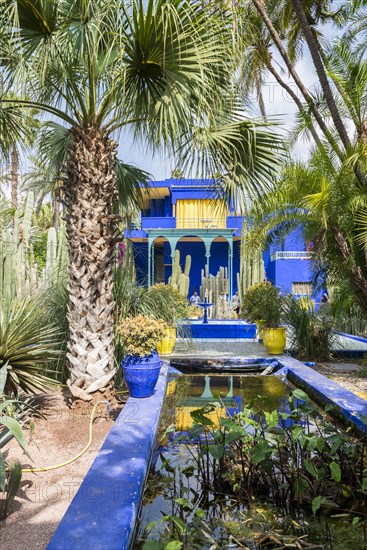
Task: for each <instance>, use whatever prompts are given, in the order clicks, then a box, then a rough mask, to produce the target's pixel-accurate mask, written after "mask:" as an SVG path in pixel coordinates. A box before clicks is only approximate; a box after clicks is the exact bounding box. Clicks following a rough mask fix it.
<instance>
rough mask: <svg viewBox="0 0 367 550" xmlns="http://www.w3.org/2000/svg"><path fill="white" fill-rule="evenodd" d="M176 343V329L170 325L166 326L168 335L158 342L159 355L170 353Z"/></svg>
mask: <svg viewBox="0 0 367 550" xmlns="http://www.w3.org/2000/svg"><path fill="white" fill-rule="evenodd" d="M175 344H176V329H175V328H171V327H168V328H166V335H165V337H164V338H163V339H162V340H161V341H160V342H157V351H158V353H159V355H169V354H170V353H172V352H173V350H174V347H175Z"/></svg>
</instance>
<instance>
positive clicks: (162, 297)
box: [145, 283, 189, 327]
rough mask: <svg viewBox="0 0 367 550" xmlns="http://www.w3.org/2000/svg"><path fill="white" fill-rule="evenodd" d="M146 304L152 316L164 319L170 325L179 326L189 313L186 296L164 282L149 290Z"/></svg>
mask: <svg viewBox="0 0 367 550" xmlns="http://www.w3.org/2000/svg"><path fill="white" fill-rule="evenodd" d="M145 305H146V307H147V308H148V309H149V312H150V316H151V317H154V318H155V319H162V320H163V321H164V322H165V323H166V324H167V325H168V326H170V327H175V326H177V323H179V322H180V320H182V319H185V318H186V317H187V316H188V314H189V313H188V303H187V300H186V298H184V296H182V294H181V293H180V292H179V291H178V290H176V289H175V288H173V287H172V286H169V285H165V284H164V283H159V284H156V285H154V286H152V287H151V288H150V289H149V290H148V293H147V296H146V304H145Z"/></svg>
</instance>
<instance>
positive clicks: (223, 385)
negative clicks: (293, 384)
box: [167, 375, 289, 432]
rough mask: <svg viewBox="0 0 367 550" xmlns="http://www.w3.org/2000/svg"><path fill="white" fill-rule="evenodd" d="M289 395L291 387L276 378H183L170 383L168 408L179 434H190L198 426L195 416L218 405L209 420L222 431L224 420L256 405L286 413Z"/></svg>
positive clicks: (216, 376)
mask: <svg viewBox="0 0 367 550" xmlns="http://www.w3.org/2000/svg"><path fill="white" fill-rule="evenodd" d="M288 395H289V388H288V386H287V385H286V384H285V383H284V382H283V381H281V380H279V379H278V378H277V377H275V376H240V375H238V376H236V375H235V376H228V375H225V376H223V375H211V376H208V375H205V376H200V375H197V376H182V377H180V378H178V379H176V380H174V381H173V382H171V383H170V385H169V387H168V392H167V406H168V409H169V410H170V411H171V412H172V413H173V414H174V424H175V429H176V432H187V431H189V430H190V428H191V427H192V425H193V423H194V420H193V418H192V416H191V413H192V412H193V411H195V410H198V409H200V408H202V407H205V406H206V405H209V404H214V405H215V409H214V410H213V411H211V412H210V413H208V414H207V415H206V416H207V417H208V418H210V420H211V421H212V422H213V423H214V427H218V426H219V424H220V419H221V418H225V417H227V416H233V414H235V413H238V412H240V411H242V410H243V408H244V407H246V406H247V405H249V403H253V402H254V401H255V407H256V405H258V407H259V408H260V407H261V408H262V409H264V410H268V411H271V410H274V409H278V411H285V410H286V409H287V408H288V407H287V405H288Z"/></svg>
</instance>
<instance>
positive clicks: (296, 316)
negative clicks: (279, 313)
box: [283, 295, 335, 361]
mask: <svg viewBox="0 0 367 550" xmlns="http://www.w3.org/2000/svg"><path fill="white" fill-rule="evenodd" d="M283 320H284V322H285V323H286V324H287V325H288V326H290V327H291V333H290V344H289V348H290V351H291V352H292V353H294V354H297V357H299V358H301V359H307V360H318V361H325V360H327V359H330V355H331V347H332V344H333V341H334V339H335V335H334V331H333V329H334V324H333V321H332V319H331V316H330V314H329V307H328V306H327V305H323V306H321V307H320V309H319V311H316V310H315V307H314V303H313V302H312V300H311V299H306V298H304V299H298V298H295V297H294V296H291V295H287V296H286V297H285V298H284V305H283Z"/></svg>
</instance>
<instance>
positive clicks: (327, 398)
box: [274, 356, 367, 434]
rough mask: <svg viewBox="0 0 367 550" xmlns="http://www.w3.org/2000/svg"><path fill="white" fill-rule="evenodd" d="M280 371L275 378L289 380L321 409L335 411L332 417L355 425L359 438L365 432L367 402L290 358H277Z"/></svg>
mask: <svg viewBox="0 0 367 550" xmlns="http://www.w3.org/2000/svg"><path fill="white" fill-rule="evenodd" d="M275 359H277V360H278V361H279V367H277V368H276V370H275V372H274V374H275V376H278V377H280V378H281V377H284V378H287V379H288V380H289V381H290V382H293V383H294V384H295V385H296V386H297V387H299V388H301V389H303V390H305V392H306V393H307V394H308V395H309V396H310V397H311V398H312V399H313V400H314V401H315V402H316V403H317V404H319V405H321V406H322V407H326V405H331V406H333V407H334V409H333V411H332V414H336V415H337V416H339V418H340V419H341V420H342V421H343V422H346V423H347V424H349V425H353V426H354V427H355V428H356V430H357V431H358V432H359V433H360V434H364V433H365V432H366V425H365V424H364V423H363V422H362V419H361V417H363V416H366V415H367V401H365V400H364V399H362V398H361V397H358V395H355V394H354V393H352V392H351V391H349V390H346V389H345V388H343V387H342V386H340V384H338V383H337V382H334V381H333V380H329V378H327V377H326V376H324V375H322V374H320V373H318V372H316V371H315V370H313V369H311V368H310V367H307V366H306V365H304V364H303V363H301V362H300V361H298V360H297V359H293V358H291V357H285V356H280V357H276V358H275Z"/></svg>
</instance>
